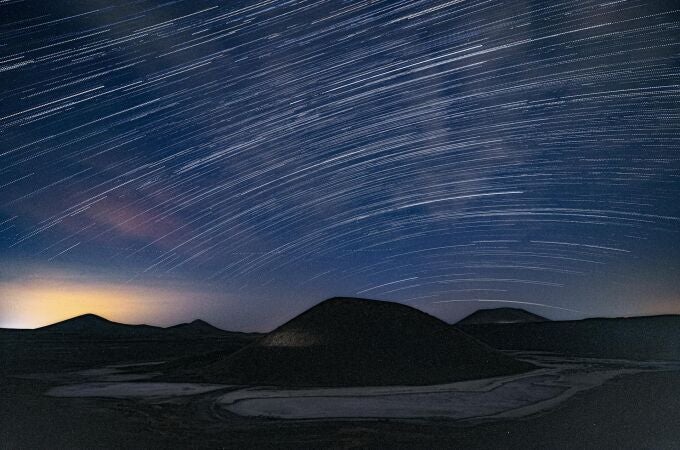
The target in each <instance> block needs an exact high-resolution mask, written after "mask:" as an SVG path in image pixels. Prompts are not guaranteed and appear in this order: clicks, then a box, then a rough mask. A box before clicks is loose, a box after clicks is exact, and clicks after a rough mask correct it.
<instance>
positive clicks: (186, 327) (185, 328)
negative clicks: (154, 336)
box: [166, 319, 228, 334]
mask: <svg viewBox="0 0 680 450" xmlns="http://www.w3.org/2000/svg"><path fill="white" fill-rule="evenodd" d="M166 329H167V330H172V331H175V332H183V333H208V334H212V333H228V331H224V330H222V329H220V328H217V327H216V326H214V325H211V324H209V323H208V322H206V321H204V320H201V319H196V320H194V321H192V322H188V323H180V324H177V325H173V326H171V327H168V328H166Z"/></svg>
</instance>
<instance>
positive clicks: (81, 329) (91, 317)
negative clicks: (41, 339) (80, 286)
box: [36, 314, 162, 335]
mask: <svg viewBox="0 0 680 450" xmlns="http://www.w3.org/2000/svg"><path fill="white" fill-rule="evenodd" d="M36 331H38V332H51V333H69V334H70V333H78V334H98V335H101V334H113V335H115V334H126V335H127V334H156V333H159V332H161V331H162V328H160V327H154V326H151V325H128V324H124V323H118V322H113V321H111V320H108V319H105V318H103V317H101V316H98V315H96V314H83V315H80V316H76V317H72V318H70V319H66V320H63V321H61V322H57V323H54V324H52V325H47V326H44V327H41V328H38V329H37V330H36Z"/></svg>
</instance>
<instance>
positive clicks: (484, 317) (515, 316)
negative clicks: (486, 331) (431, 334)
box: [457, 308, 549, 325]
mask: <svg viewBox="0 0 680 450" xmlns="http://www.w3.org/2000/svg"><path fill="white" fill-rule="evenodd" d="M548 321H549V319H546V318H545V317H543V316H539V315H538V314H534V313H531V312H529V311H527V310H525V309H521V308H490V309H478V310H477V311H475V312H473V313H472V314H470V315H469V316H467V317H465V318H464V319H462V320H460V321H459V322H458V323H457V324H458V325H474V324H481V323H527V322H548Z"/></svg>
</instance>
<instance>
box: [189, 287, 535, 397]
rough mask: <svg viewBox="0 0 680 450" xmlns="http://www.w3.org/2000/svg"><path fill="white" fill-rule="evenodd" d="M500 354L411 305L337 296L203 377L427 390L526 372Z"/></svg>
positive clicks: (520, 364) (527, 366) (527, 367)
mask: <svg viewBox="0 0 680 450" xmlns="http://www.w3.org/2000/svg"><path fill="white" fill-rule="evenodd" d="M532 368H533V366H532V365H530V364H528V363H524V362H521V361H518V360H515V359H513V358H511V357H509V356H507V355H505V354H503V353H500V352H498V351H496V350H494V349H492V348H490V347H488V346H486V345H484V344H482V343H481V342H479V341H477V340H476V339H474V338H472V337H470V336H468V335H466V334H465V333H462V332H460V331H458V330H456V329H454V328H452V327H451V326H450V325H448V324H446V323H445V322H443V321H441V320H439V319H437V318H435V317H432V316H430V315H428V314H425V313H424V312H422V311H418V310H416V309H414V308H411V307H409V306H405V305H401V304H398V303H392V302H383V301H375V300H364V299H354V298H333V299H330V300H326V301H324V302H322V303H320V304H318V305H316V306H314V307H313V308H311V309H309V310H307V311H305V312H304V313H302V314H300V315H299V316H297V317H295V318H294V319H292V320H290V321H289V322H287V323H285V324H284V325H282V326H280V327H279V328H277V329H275V330H274V331H272V332H271V333H269V334H267V335H265V336H264V337H262V338H261V339H259V340H257V341H256V342H255V343H253V344H251V345H249V346H247V347H245V348H243V349H241V350H239V351H238V352H236V353H234V354H232V355H230V356H229V357H227V358H222V359H218V360H216V361H213V362H212V363H210V364H209V365H207V366H206V367H204V368H203V369H202V370H201V372H202V373H203V374H204V375H205V376H207V377H208V378H209V379H212V380H214V381H221V382H230V383H242V384H266V385H279V386H377V385H399V384H404V385H424V384H436V383H443V382H451V381H457V380H466V379H474V378H485V377H493V376H500V375H508V374H513V373H519V372H524V371H527V370H530V369H532Z"/></svg>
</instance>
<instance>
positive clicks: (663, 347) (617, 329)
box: [454, 315, 680, 361]
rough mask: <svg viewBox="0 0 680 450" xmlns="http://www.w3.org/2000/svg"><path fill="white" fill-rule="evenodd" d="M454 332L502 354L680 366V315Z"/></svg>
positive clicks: (480, 326)
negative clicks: (672, 362) (535, 353)
mask: <svg viewBox="0 0 680 450" xmlns="http://www.w3.org/2000/svg"><path fill="white" fill-rule="evenodd" d="M454 327H455V328H458V329H460V330H462V331H464V332H465V333H468V334H470V335H472V336H474V337H476V338H477V339H479V340H481V341H483V342H486V343H487V344H488V345H490V346H492V347H494V348H498V349H503V350H522V351H547V352H554V353H561V354H567V355H576V356H592V357H598V358H623V359H636V360H654V359H659V360H675V361H677V360H680V315H658V316H637V317H617V318H589V319H583V320H567V321H548V322H532V323H504V324H501V323H496V324H460V323H457V324H456V325H454Z"/></svg>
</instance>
